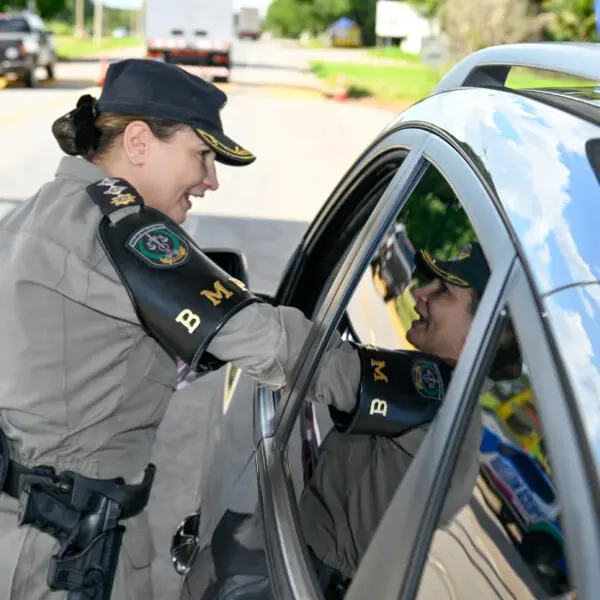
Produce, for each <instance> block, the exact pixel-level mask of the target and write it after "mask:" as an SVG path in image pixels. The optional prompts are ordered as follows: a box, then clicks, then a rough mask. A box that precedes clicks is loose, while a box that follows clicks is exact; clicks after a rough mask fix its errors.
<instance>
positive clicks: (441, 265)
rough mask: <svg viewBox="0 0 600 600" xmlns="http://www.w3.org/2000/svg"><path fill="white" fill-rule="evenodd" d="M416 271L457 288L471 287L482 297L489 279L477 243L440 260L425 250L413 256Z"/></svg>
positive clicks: (487, 270) (486, 265)
mask: <svg viewBox="0 0 600 600" xmlns="http://www.w3.org/2000/svg"><path fill="white" fill-rule="evenodd" d="M415 265H416V270H417V271H419V272H420V273H422V274H423V275H425V276H428V277H431V278H432V279H436V278H437V279H441V280H443V281H446V282H447V283H451V284H452V285H456V286H458V287H465V288H466V287H472V288H474V289H475V290H476V291H477V292H478V293H479V295H483V292H484V291H485V286H486V285H487V282H488V279H489V278H490V269H489V267H488V264H487V261H486V260H485V256H484V255H483V250H482V249H481V245H480V244H479V243H478V242H471V243H470V244H467V245H466V246H465V247H464V248H463V249H462V250H461V251H460V252H459V253H458V254H457V255H456V256H455V257H454V258H452V259H450V260H440V259H439V258H435V257H433V256H432V255H431V254H429V252H427V250H419V252H417V253H416V254H415Z"/></svg>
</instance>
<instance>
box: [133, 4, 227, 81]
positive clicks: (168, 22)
mask: <svg viewBox="0 0 600 600" xmlns="http://www.w3.org/2000/svg"><path fill="white" fill-rule="evenodd" d="M145 14H146V54H147V56H148V58H154V59H157V60H163V61H165V62H168V63H177V64H180V65H193V66H195V67H199V70H200V74H201V75H202V76H204V77H208V78H212V79H213V80H214V81H218V82H226V81H229V76H230V74H231V52H232V42H233V35H234V33H233V0H219V1H218V2H214V0H171V1H170V2H164V0H148V2H147V3H146V11H145Z"/></svg>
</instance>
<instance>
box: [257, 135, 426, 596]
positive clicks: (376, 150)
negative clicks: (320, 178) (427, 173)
mask: <svg viewBox="0 0 600 600" xmlns="http://www.w3.org/2000/svg"><path fill="white" fill-rule="evenodd" d="M430 135H431V134H430V133H429V132H426V131H423V130H419V129H414V128H406V127H405V128H399V129H398V130H397V131H395V132H391V134H390V135H387V136H386V137H385V138H384V139H383V140H381V141H380V143H378V144H374V145H373V146H372V147H371V149H370V151H369V152H367V153H366V154H364V155H363V157H362V161H359V164H358V165H357V166H355V168H354V169H353V170H354V171H356V170H366V169H367V168H368V165H369V163H370V162H371V161H373V160H375V159H376V158H377V157H378V156H379V155H380V154H381V153H382V152H385V151H389V150H391V149H393V148H398V149H401V148H403V149H406V150H408V154H407V156H406V157H405V159H404V160H403V161H402V163H401V164H400V166H399V168H398V170H397V172H396V173H395V175H394V176H393V177H392V179H391V181H390V183H389V184H388V186H387V188H386V190H385V192H384V193H383V195H382V196H381V197H380V199H379V200H378V202H377V205H376V208H375V210H374V211H373V212H372V213H371V215H370V217H369V218H368V221H367V225H365V226H363V227H362V229H361V231H360V232H359V234H358V236H357V237H355V238H354V240H353V241H352V242H350V243H351V250H350V251H349V252H348V254H347V255H346V258H345V259H344V260H343V263H342V266H341V268H340V269H339V272H338V274H337V276H336V278H335V280H334V282H333V284H332V286H331V289H330V290H329V292H328V293H327V294H326V296H325V299H324V300H323V303H322V306H321V307H320V308H319V309H318V313H323V311H325V312H326V311H327V309H328V307H330V306H331V305H332V304H334V305H337V304H338V300H337V296H338V290H339V289H343V286H347V285H348V284H347V283H346V280H348V279H350V280H351V279H352V278H353V277H356V271H357V269H358V268H359V267H358V265H357V264H356V261H357V257H362V255H363V254H364V247H365V242H368V244H367V245H369V244H370V245H372V246H373V245H374V244H375V242H376V239H375V237H376V233H377V232H379V231H381V235H383V231H384V229H386V228H388V227H389V226H390V225H391V223H388V222H387V220H389V218H388V216H389V214H390V212H391V214H392V215H393V214H395V213H396V210H395V206H396V204H397V202H398V199H399V198H401V197H403V196H405V195H407V194H401V193H399V192H400V191H401V190H402V189H404V188H406V189H409V188H410V186H411V184H412V182H413V180H414V179H415V177H416V175H417V174H418V172H419V169H422V166H421V158H422V153H423V150H424V147H425V146H426V143H427V139H428V138H429V136H430ZM373 224H376V226H375V229H374V228H373ZM318 320H322V318H321V317H318ZM333 329H335V325H333ZM324 333H325V335H327V332H324ZM327 337H329V336H328V335H327ZM322 338H323V335H322V332H321V331H320V327H318V326H317V327H314V328H313V330H312V332H311V334H310V335H309V339H308V341H307V344H305V348H304V350H303V353H302V356H301V357H300V359H299V360H298V361H297V368H296V369H295V372H294V374H292V376H291V383H290V386H289V389H290V390H291V394H290V393H288V394H286V396H287V397H286V398H285V400H284V402H285V403H283V404H282V403H281V401H280V402H279V403H278V404H276V402H275V396H276V393H275V392H273V391H272V390H268V389H267V388H265V387H263V386H260V385H259V386H257V387H256V393H255V427H257V428H260V431H261V434H260V435H259V436H258V439H257V440H256V445H257V453H256V465H257V478H258V491H259V509H260V512H261V515H262V519H263V529H264V533H265V555H266V559H267V565H268V569H269V576H270V579H271V585H272V589H273V591H274V593H275V597H278V598H286V600H287V599H288V598H290V599H291V598H297V599H298V600H300V599H302V600H311V599H317V598H318V599H321V598H323V596H322V593H321V591H320V588H319V584H318V581H317V579H316V575H315V573H314V569H313V568H312V566H311V565H310V558H309V555H308V551H307V549H306V546H305V544H304V543H303V541H302V540H301V535H302V534H301V530H300V528H299V515H298V512H297V506H296V496H295V492H294V489H293V482H292V478H291V473H290V469H289V466H288V463H287V457H286V449H287V439H289V436H290V434H291V432H292V430H293V425H294V421H295V418H296V416H297V415H298V413H299V411H300V409H301V403H299V402H297V398H298V395H297V394H298V385H301V384H302V382H303V381H304V382H306V381H308V380H310V376H311V375H312V373H310V368H309V372H308V373H307V372H305V371H303V369H302V367H303V365H304V364H305V363H306V360H305V359H306V358H307V356H310V354H311V352H312V350H311V349H312V346H313V345H314V343H317V344H318V343H319V341H320V340H321V339H322ZM309 362H310V361H309ZM307 364H308V363H307ZM294 391H295V393H294ZM294 402H295V404H294ZM278 408H279V411H278V410H277V409H278ZM273 425H274V427H273Z"/></svg>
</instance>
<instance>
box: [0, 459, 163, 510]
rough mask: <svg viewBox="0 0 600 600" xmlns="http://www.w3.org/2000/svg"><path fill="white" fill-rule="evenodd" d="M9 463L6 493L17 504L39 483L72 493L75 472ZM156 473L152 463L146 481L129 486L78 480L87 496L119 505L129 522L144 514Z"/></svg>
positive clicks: (115, 480) (65, 492) (83, 478)
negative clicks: (98, 496) (27, 488)
mask: <svg viewBox="0 0 600 600" xmlns="http://www.w3.org/2000/svg"><path fill="white" fill-rule="evenodd" d="M5 456H6V455H5ZM6 462H8V468H7V469H6V476H5V480H4V484H3V486H2V491H3V492H4V493H5V494H8V495H9V496H12V497H13V498H16V499H17V500H18V499H19V498H20V496H21V493H22V492H23V490H24V488H25V486H26V485H31V484H35V483H36V481H39V482H42V481H44V482H48V480H49V479H50V480H51V481H52V482H53V483H54V484H55V485H56V490H57V492H59V493H64V494H65V495H68V494H69V493H70V485H71V479H72V475H74V473H72V472H71V471H63V472H61V473H57V472H56V471H55V469H54V467H50V466H39V467H26V466H24V465H21V464H19V463H17V462H15V461H14V460H11V459H9V460H8V461H6V460H5V464H6ZM155 472H156V467H155V466H154V465H153V464H152V463H150V464H149V465H148V466H147V467H146V470H145V471H144V479H143V481H142V482H141V483H139V484H133V485H127V484H125V482H124V480H123V479H120V478H117V479H92V478H89V477H83V476H82V475H77V478H78V480H79V482H81V483H83V484H84V485H83V486H82V488H83V489H84V490H85V491H86V492H98V493H99V494H102V495H103V496H106V497H107V498H109V499H110V500H112V501H113V502H116V503H117V504H119V505H120V506H121V508H122V511H121V519H129V518H130V517H133V516H135V515H137V514H139V513H140V512H142V510H144V508H145V507H146V505H147V504H148V499H149V497H150V491H151V489H152V482H153V480H154V474H155ZM0 481H1V477H0ZM73 500H74V502H73V503H74V504H77V499H76V498H73Z"/></svg>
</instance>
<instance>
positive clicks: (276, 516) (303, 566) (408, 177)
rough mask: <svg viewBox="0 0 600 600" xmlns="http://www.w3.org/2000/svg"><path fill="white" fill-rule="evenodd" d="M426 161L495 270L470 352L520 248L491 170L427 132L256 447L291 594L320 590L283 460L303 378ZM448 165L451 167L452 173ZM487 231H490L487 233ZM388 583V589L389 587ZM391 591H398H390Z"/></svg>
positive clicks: (320, 318)
mask: <svg viewBox="0 0 600 600" xmlns="http://www.w3.org/2000/svg"><path fill="white" fill-rule="evenodd" d="M411 131H412V132H414V133H415V134H416V132H417V131H419V132H420V133H421V134H422V133H423V131H422V130H419V129H417V128H416V127H414V126H413V127H412V128H411V127H410V126H406V125H405V126H403V127H401V128H398V129H397V130H394V132H393V133H397V134H400V133H403V134H405V135H406V134H407V133H408V132H411ZM426 161H427V162H426ZM429 163H432V164H433V165H434V166H435V167H436V168H437V169H438V170H439V171H440V172H441V173H442V174H443V175H444V176H445V177H446V179H447V181H448V182H449V184H450V185H451V186H452V187H453V189H454V190H455V193H456V194H457V196H458V197H459V198H460V199H461V203H462V206H463V207H464V209H465V210H466V212H467V214H468V216H469V218H470V219H471V222H472V224H473V226H474V228H475V231H476V232H477V235H478V237H479V238H480V239H481V241H482V246H483V249H484V252H485V254H486V257H487V258H488V262H489V264H490V267H491V268H492V270H493V274H492V277H491V279H490V283H489V284H488V288H489V289H490V290H492V291H490V292H487V295H484V298H483V299H482V304H481V305H480V308H479V310H478V315H480V316H479V318H478V319H479V321H480V326H479V327H478V328H475V327H474V328H473V330H475V329H477V330H478V332H479V338H478V337H476V336H475V334H474V333H471V334H470V338H471V339H472V341H471V344H470V345H471V346H474V347H475V350H473V349H472V350H471V352H472V353H473V354H475V355H476V349H477V348H478V346H479V345H481V342H482V340H483V337H484V336H485V335H487V333H486V332H487V331H488V329H489V327H488V326H489V324H490V323H491V322H492V317H493V316H494V312H493V307H494V306H495V304H494V302H495V301H497V300H498V297H500V295H501V293H502V292H503V290H504V286H505V284H506V281H507V278H508V274H509V270H510V267H511V266H512V264H513V262H514V259H515V256H516V253H515V249H514V247H513V245H512V242H511V240H510V237H509V235H508V232H507V231H506V229H505V228H503V227H501V228H500V229H499V230H498V231H497V232H496V234H497V235H496V237H494V235H492V234H493V233H494V227H496V228H498V226H499V225H500V226H501V225H502V220H501V218H500V216H499V214H498V211H497V208H496V205H495V203H494V202H493V197H492V193H491V192H490V189H489V186H487V184H486V175H485V174H482V173H480V172H478V171H477V170H476V168H475V167H474V166H473V164H472V163H471V162H470V161H469V159H468V157H467V156H466V155H464V154H460V153H459V152H457V149H456V148H454V147H452V146H450V144H448V143H447V142H446V141H444V140H442V139H441V138H438V137H437V136H435V134H431V133H430V134H429V135H427V137H424V138H422V145H421V146H420V148H418V150H417V149H415V148H413V151H412V152H411V154H409V156H408V157H407V158H406V159H405V161H404V163H403V164H402V166H401V167H400V169H399V171H398V173H399V174H400V175H399V176H398V175H397V177H395V178H394V179H393V180H392V184H390V186H389V187H388V189H387V190H386V193H384V195H383V196H382V198H381V199H380V201H379V203H378V205H377V209H376V210H375V211H374V212H373V214H372V215H371V217H370V219H369V221H368V223H367V225H366V226H365V227H364V228H363V231H361V234H360V235H359V236H358V239H357V240H355V244H354V249H353V251H352V252H351V253H350V255H349V256H348V258H347V259H346V261H345V262H344V265H343V267H342V269H340V273H339V274H338V277H337V278H336V281H335V282H334V285H333V286H332V289H331V290H329V293H328V295H327V298H326V300H325V302H324V305H323V307H321V310H320V311H319V312H318V314H317V316H316V318H315V322H316V325H315V327H314V329H313V331H312V333H311V335H310V336H309V340H308V342H307V344H306V345H305V348H304V350H303V352H302V353H301V356H300V358H299V360H298V363H297V368H296V370H295V375H293V376H292V378H291V386H290V388H291V389H290V391H289V392H288V393H287V396H288V398H287V402H288V403H287V404H286V405H285V409H284V410H283V411H282V415H281V419H280V420H279V422H278V427H277V428H276V431H275V435H274V436H272V437H270V438H268V439H265V440H263V442H264V444H263V450H264V452H259V455H258V457H257V462H258V465H259V469H258V470H259V480H260V479H262V480H261V481H260V482H259V493H260V495H261V499H260V501H261V510H262V511H263V513H264V516H265V517H266V518H265V523H264V526H265V537H266V544H267V547H268V550H267V556H268V558H269V560H271V561H274V563H275V562H278V563H279V564H278V565H276V564H274V563H270V569H271V571H272V573H273V575H274V579H277V580H278V582H277V583H274V587H275V588H277V584H278V583H280V581H281V580H286V583H287V586H284V587H285V589H283V590H282V592H281V593H282V594H283V597H286V598H288V597H289V598H313V597H317V598H321V597H322V596H321V595H320V590H319V589H318V584H317V583H316V580H315V575H314V572H313V569H312V567H311V566H309V563H308V561H309V557H308V551H307V549H306V547H305V544H304V543H303V541H301V532H300V529H299V517H298V513H297V506H296V504H295V494H294V490H293V485H292V483H291V477H290V476H289V468H287V466H286V465H287V463H286V458H285V448H286V443H287V440H288V439H289V436H290V434H291V431H292V430H293V424H294V420H295V417H296V415H297V412H298V410H299V407H300V405H301V403H302V401H303V398H304V395H305V392H306V386H307V385H308V384H309V382H310V379H311V377H312V375H313V372H314V370H315V369H316V365H317V364H318V360H317V357H320V356H321V354H322V352H323V350H324V349H325V347H326V345H327V342H326V340H329V339H330V336H331V334H332V333H333V331H334V330H335V327H336V325H337V323H338V322H339V320H340V319H341V316H342V314H343V312H344V310H345V307H346V306H347V303H348V300H349V298H350V297H351V295H352V293H353V291H354V289H355V287H356V285H357V283H358V281H359V280H360V277H361V276H362V273H363V272H364V270H365V268H366V267H367V264H368V262H369V260H370V258H371V255H372V254H373V252H374V250H375V248H376V245H377V243H378V242H380V239H379V238H382V237H383V236H384V234H385V232H386V231H387V230H388V229H389V227H390V226H391V225H392V223H393V222H394V220H395V218H396V216H397V215H398V214H399V213H400V210H401V208H402V207H403V205H404V203H405V202H406V201H407V200H408V198H409V197H410V195H411V193H412V191H413V190H414V188H415V187H416V185H417V183H418V181H419V180H420V178H421V176H422V174H423V173H424V172H425V170H426V167H427V166H428V164H429ZM449 171H453V173H452V175H450V173H449ZM467 198H468V200H467ZM486 232H487V233H488V234H489V235H486ZM483 240H485V242H484V241H483ZM494 273H496V275H494ZM494 294H495V295H494ZM486 307H487V308H486ZM340 311H341V312H340ZM476 318H477V317H476ZM481 322H482V323H483V325H482V324H481ZM473 340H474V341H473ZM462 363H463V367H462V370H463V371H465V370H466V369H467V367H465V361H464V360H463V361H462ZM459 365H460V361H459ZM458 368H459V367H458V366H457V369H458ZM464 377H465V375H464V374H463V378H464ZM454 388H455V390H457V389H458V388H459V385H458V384H455V385H454ZM259 395H260V394H259ZM455 396H456V401H458V402H459V401H460V396H459V392H457V391H455ZM388 570H389V569H388ZM394 570H396V567H394ZM387 591H388V593H390V591H391V588H388V590H387ZM315 594H317V595H316V596H315ZM357 597H358V596H357ZM382 597H383V596H382ZM389 597H390V598H392V597H395V596H393V594H392V595H389Z"/></svg>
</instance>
